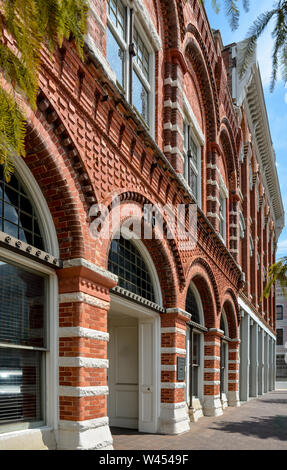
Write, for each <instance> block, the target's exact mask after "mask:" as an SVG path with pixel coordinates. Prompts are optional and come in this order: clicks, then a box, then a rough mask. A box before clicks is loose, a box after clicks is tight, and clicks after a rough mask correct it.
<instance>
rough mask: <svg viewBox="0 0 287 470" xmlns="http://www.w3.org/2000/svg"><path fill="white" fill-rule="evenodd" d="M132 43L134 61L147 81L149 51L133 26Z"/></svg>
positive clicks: (148, 78) (148, 77)
mask: <svg viewBox="0 0 287 470" xmlns="http://www.w3.org/2000/svg"><path fill="white" fill-rule="evenodd" d="M134 45H135V53H136V55H135V57H134V61H136V62H137V64H138V66H139V68H140V69H141V71H142V73H143V74H144V76H145V78H146V79H147V81H148V82H149V80H150V76H149V66H150V63H149V53H148V50H147V48H146V47H145V45H144V42H143V40H142V39H141V37H140V34H139V32H138V31H137V29H136V28H135V30H134Z"/></svg>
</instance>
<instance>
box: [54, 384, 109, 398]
mask: <svg viewBox="0 0 287 470" xmlns="http://www.w3.org/2000/svg"><path fill="white" fill-rule="evenodd" d="M108 394H109V387H107V386H98V387H68V386H65V385H60V387H59V396H60V397H96V396H101V395H108Z"/></svg>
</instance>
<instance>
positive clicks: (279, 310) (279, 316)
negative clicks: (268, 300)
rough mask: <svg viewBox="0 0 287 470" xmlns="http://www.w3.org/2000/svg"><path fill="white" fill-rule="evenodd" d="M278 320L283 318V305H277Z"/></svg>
mask: <svg viewBox="0 0 287 470" xmlns="http://www.w3.org/2000/svg"><path fill="white" fill-rule="evenodd" d="M276 316H277V320H283V305H276Z"/></svg>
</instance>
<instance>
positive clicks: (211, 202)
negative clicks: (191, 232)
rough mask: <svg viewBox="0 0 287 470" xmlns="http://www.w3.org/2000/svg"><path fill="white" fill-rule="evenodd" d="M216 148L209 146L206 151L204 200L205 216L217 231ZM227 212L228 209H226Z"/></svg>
mask: <svg viewBox="0 0 287 470" xmlns="http://www.w3.org/2000/svg"><path fill="white" fill-rule="evenodd" d="M218 152H219V149H218V146H217V144H210V148H209V149H208V151H207V166H206V171H207V181H206V195H207V197H206V200H207V210H206V215H207V217H208V219H209V221H210V223H211V224H212V225H213V227H214V229H215V230H216V231H217V232H218V230H219V183H220V179H219V173H218V166H217V161H218V156H217V155H218ZM226 210H227V212H228V209H226Z"/></svg>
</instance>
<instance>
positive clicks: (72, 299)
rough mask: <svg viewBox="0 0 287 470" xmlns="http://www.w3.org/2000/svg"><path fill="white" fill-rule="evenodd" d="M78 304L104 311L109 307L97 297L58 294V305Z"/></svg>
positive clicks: (76, 293)
mask: <svg viewBox="0 0 287 470" xmlns="http://www.w3.org/2000/svg"><path fill="white" fill-rule="evenodd" d="M79 302H83V303H85V304H88V305H92V306H93V307H99V308H102V309H104V310H107V309H109V307H110V304H109V302H106V301H104V300H100V299H98V298H97V297H93V296H92V295H89V294H85V293H84V292H70V293H66V294H59V304H67V303H79Z"/></svg>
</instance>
